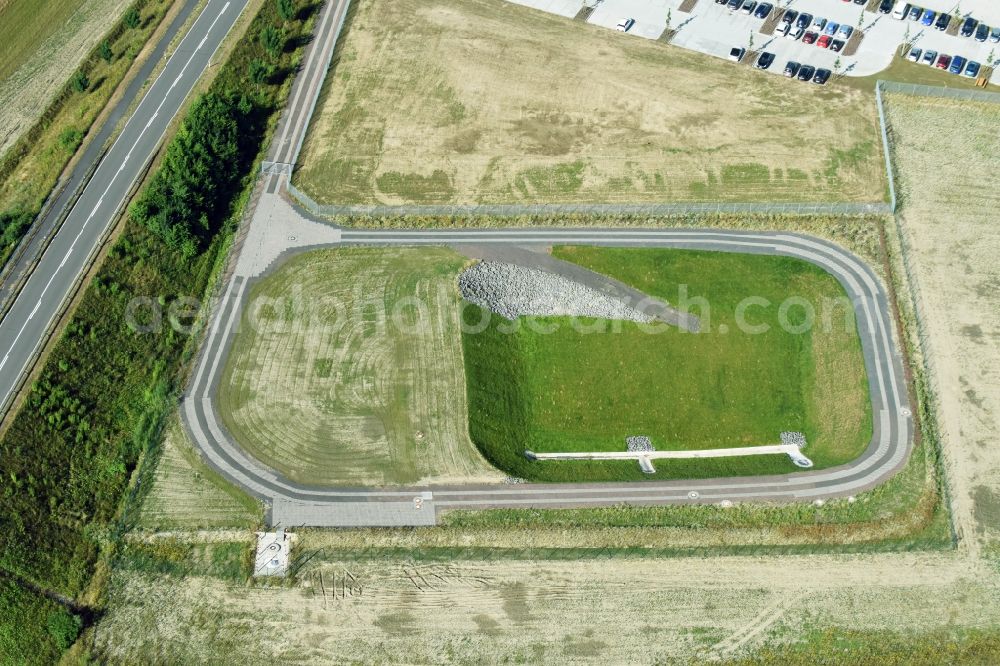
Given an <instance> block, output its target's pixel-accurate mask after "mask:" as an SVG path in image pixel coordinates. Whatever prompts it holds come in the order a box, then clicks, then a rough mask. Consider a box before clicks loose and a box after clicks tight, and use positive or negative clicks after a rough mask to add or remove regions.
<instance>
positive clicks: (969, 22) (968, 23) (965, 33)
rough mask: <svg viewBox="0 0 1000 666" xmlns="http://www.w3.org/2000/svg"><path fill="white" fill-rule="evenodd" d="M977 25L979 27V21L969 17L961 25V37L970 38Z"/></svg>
mask: <svg viewBox="0 0 1000 666" xmlns="http://www.w3.org/2000/svg"><path fill="white" fill-rule="evenodd" d="M977 25H979V21H977V20H976V19H974V18H972V17H971V16H970V17H969V18H967V19H965V22H964V23H962V37H972V33H974V32H975V31H976V26H977Z"/></svg>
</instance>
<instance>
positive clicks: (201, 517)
mask: <svg viewBox="0 0 1000 666" xmlns="http://www.w3.org/2000/svg"><path fill="white" fill-rule="evenodd" d="M262 521H263V513H262V509H261V505H260V503H259V502H258V501H257V500H255V499H254V498H253V497H251V496H249V495H247V494H246V493H245V492H243V490H241V489H239V488H237V487H236V486H233V485H232V484H231V483H229V482H228V481H226V480H225V479H224V478H222V476H221V475H220V474H219V473H218V472H216V471H215V470H213V469H211V468H210V467H208V465H206V464H205V462H204V461H203V460H202V459H201V457H200V456H199V455H198V452H197V451H195V450H194V447H193V446H191V443H190V442H189V441H188V439H187V436H186V434H185V433H184V430H183V428H182V427H181V425H180V423H179V422H177V421H174V422H173V423H171V424H170V426H168V427H167V431H166V435H165V437H164V440H163V453H162V454H161V456H160V459H159V460H158V461H157V463H156V475H155V476H154V477H153V487H152V489H151V490H150V491H149V495H148V496H146V498H145V499H144V501H143V503H142V512H141V514H140V521H139V524H140V525H141V526H142V527H144V528H148V529H161V530H170V529H212V528H223V527H229V528H250V527H255V526H257V525H259V524H260V523H261V522H262Z"/></svg>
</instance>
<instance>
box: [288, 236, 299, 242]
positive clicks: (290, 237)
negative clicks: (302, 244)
mask: <svg viewBox="0 0 1000 666" xmlns="http://www.w3.org/2000/svg"><path fill="white" fill-rule="evenodd" d="M288 240H290V241H294V240H298V239H297V238H296V237H295V236H289V237H288Z"/></svg>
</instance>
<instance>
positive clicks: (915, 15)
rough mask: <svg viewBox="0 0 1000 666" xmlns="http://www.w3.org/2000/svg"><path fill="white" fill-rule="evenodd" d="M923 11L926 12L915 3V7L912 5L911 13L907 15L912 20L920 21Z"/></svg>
mask: <svg viewBox="0 0 1000 666" xmlns="http://www.w3.org/2000/svg"><path fill="white" fill-rule="evenodd" d="M923 13H924V10H923V9H921V8H920V7H917V6H916V5H914V6H913V7H910V13H909V14H908V15H907V17H906V18H908V19H910V20H911V21H919V20H920V17H921V16H922V15H923Z"/></svg>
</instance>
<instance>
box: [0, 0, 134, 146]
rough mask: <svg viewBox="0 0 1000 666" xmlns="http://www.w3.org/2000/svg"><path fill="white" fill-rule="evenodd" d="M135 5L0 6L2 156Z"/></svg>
mask: <svg viewBox="0 0 1000 666" xmlns="http://www.w3.org/2000/svg"><path fill="white" fill-rule="evenodd" d="M131 2H132V0H90V1H89V2H83V0H42V1H40V0H7V1H6V2H0V155H3V153H4V152H5V151H6V150H7V148H9V147H10V146H11V145H12V144H13V143H14V142H15V141H16V140H17V138H18V137H19V136H20V135H21V133H22V132H24V131H26V130H27V129H28V128H29V127H30V126H31V125H32V124H33V123H34V122H35V120H37V118H38V116H39V114H40V113H41V112H42V111H43V110H44V109H45V108H46V107H47V106H48V103H49V100H50V99H51V98H52V96H53V95H55V93H56V92H58V91H59V90H60V89H61V88H62V87H63V86H64V85H65V84H66V82H67V81H68V80H69V77H70V75H71V74H72V73H73V71H74V70H76V68H77V67H78V66H79V64H80V62H81V60H82V59H83V58H84V57H85V56H86V55H87V54H88V53H89V52H90V50H91V49H92V48H93V47H94V45H95V44H96V43H97V41H98V40H99V39H100V37H101V35H104V34H105V33H106V32H107V31H108V30H109V29H110V28H111V26H113V25H114V24H115V21H117V20H118V18H119V17H120V16H121V15H122V13H123V12H124V11H125V8H126V7H127V6H129V5H130V4H131Z"/></svg>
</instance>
